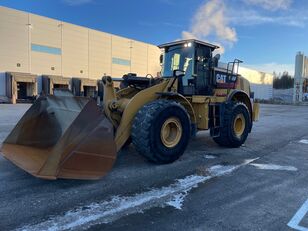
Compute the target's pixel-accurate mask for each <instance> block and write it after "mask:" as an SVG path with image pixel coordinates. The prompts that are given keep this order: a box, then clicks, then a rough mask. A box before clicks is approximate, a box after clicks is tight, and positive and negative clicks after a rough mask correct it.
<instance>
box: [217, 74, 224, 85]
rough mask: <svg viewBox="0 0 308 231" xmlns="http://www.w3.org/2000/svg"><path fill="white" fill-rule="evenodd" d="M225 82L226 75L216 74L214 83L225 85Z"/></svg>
mask: <svg viewBox="0 0 308 231" xmlns="http://www.w3.org/2000/svg"><path fill="white" fill-rule="evenodd" d="M226 80H227V75H225V74H219V73H217V74H216V82H217V83H225V82H226Z"/></svg>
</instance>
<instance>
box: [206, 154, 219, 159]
mask: <svg viewBox="0 0 308 231" xmlns="http://www.w3.org/2000/svg"><path fill="white" fill-rule="evenodd" d="M204 158H205V159H215V158H216V156H213V155H205V156H204Z"/></svg>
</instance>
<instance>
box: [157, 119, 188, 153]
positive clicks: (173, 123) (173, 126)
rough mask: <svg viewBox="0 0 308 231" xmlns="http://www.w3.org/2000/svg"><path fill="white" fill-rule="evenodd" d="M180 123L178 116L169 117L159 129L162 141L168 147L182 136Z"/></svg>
mask: <svg viewBox="0 0 308 231" xmlns="http://www.w3.org/2000/svg"><path fill="white" fill-rule="evenodd" d="M182 132H183V129H182V125H181V122H180V120H179V119H178V118H176V117H171V118H169V119H167V120H166V121H165V122H164V124H163V126H162V127H161V130H160V138H161V141H162V143H163V144H164V145H165V146H166V147H168V148H173V147H174V146H176V145H177V144H178V143H179V141H180V139H181V137H182Z"/></svg>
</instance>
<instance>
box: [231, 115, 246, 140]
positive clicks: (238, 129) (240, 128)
mask: <svg viewBox="0 0 308 231" xmlns="http://www.w3.org/2000/svg"><path fill="white" fill-rule="evenodd" d="M245 126H246V120H245V117H244V115H243V114H242V113H241V114H238V115H237V116H236V117H235V119H234V123H233V130H234V133H235V135H236V136H237V137H240V136H241V135H243V133H244V130H245Z"/></svg>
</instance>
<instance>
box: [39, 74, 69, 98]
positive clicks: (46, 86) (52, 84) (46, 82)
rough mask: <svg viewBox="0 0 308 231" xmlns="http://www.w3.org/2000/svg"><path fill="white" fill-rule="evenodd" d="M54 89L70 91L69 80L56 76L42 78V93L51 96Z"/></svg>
mask: <svg viewBox="0 0 308 231" xmlns="http://www.w3.org/2000/svg"><path fill="white" fill-rule="evenodd" d="M54 89H68V90H70V89H71V79H70V78H66V77H63V76H57V75H43V76H42V93H43V94H49V95H53V90H54Z"/></svg>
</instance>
